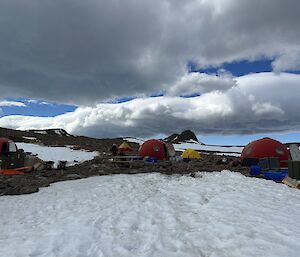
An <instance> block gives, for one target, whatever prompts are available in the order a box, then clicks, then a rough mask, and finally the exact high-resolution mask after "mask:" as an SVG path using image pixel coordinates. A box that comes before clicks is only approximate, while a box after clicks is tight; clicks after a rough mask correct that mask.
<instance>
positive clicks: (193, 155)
mask: <svg viewBox="0 0 300 257" xmlns="http://www.w3.org/2000/svg"><path fill="white" fill-rule="evenodd" d="M181 157H182V158H183V159H200V154H199V153H198V152H197V151H195V150H193V149H186V150H185V151H184V152H183V153H182V155H181Z"/></svg>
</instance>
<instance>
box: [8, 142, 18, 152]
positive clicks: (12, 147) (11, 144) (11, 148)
mask: <svg viewBox="0 0 300 257" xmlns="http://www.w3.org/2000/svg"><path fill="white" fill-rule="evenodd" d="M16 151H17V146H16V144H15V143H14V142H9V152H10V153H15V152H16Z"/></svg>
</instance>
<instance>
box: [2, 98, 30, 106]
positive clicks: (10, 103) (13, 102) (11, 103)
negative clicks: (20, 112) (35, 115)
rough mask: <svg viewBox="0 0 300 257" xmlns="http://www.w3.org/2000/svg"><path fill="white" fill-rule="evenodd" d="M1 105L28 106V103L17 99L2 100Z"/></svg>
mask: <svg viewBox="0 0 300 257" xmlns="http://www.w3.org/2000/svg"><path fill="white" fill-rule="evenodd" d="M0 106H1V107H13V106H14V107H27V105H26V104H24V103H22V102H17V101H6V100H3V101H0Z"/></svg>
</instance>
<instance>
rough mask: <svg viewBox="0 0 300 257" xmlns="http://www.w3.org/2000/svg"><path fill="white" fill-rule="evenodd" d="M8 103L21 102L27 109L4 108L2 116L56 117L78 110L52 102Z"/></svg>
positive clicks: (26, 101) (23, 100)
mask: <svg viewBox="0 0 300 257" xmlns="http://www.w3.org/2000/svg"><path fill="white" fill-rule="evenodd" d="M6 100H7V101H16V102H21V103H24V104H25V105H26V107H18V106H2V107H1V109H2V116H7V115H24V116H38V117H54V116H57V115H60V114H64V113H66V112H73V111H75V109H76V108H77V107H76V106H73V105H67V104H57V103H51V102H44V101H37V100H30V99H19V98H18V99H14V98H8V99H6Z"/></svg>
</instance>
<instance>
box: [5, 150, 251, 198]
mask: <svg viewBox="0 0 300 257" xmlns="http://www.w3.org/2000/svg"><path fill="white" fill-rule="evenodd" d="M219 159H220V156H217V155H213V154H211V155H203V156H202V159H201V160H199V161H191V162H188V163H185V162H170V161H161V162H158V163H154V164H152V163H145V162H143V161H134V162H133V163H132V165H130V167H129V166H128V164H127V163H126V162H124V164H114V163H112V162H111V161H110V160H109V158H108V157H107V156H105V157H103V156H102V157H101V156H99V157H97V158H95V159H94V160H91V161H87V162H84V163H82V164H78V165H76V166H73V167H69V168H67V169H66V170H43V171H32V172H30V173H28V174H25V175H14V176H7V175H0V196H1V195H18V194H28V193H34V192H38V190H39V188H41V187H47V186H49V185H50V184H51V183H54V182H59V181H65V180H74V179H81V178H87V177H90V176H104V175H115V174H137V173H150V172H160V173H163V174H166V175H173V174H180V175H190V176H195V173H197V172H201V171H205V172H212V171H222V170H231V171H235V172H240V173H242V174H244V175H248V174H249V170H248V168H245V167H240V166H238V167H232V166H231V164H227V165H220V164H216V162H217V161H218V160H219ZM232 160H234V158H232V157H231V161H232Z"/></svg>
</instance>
